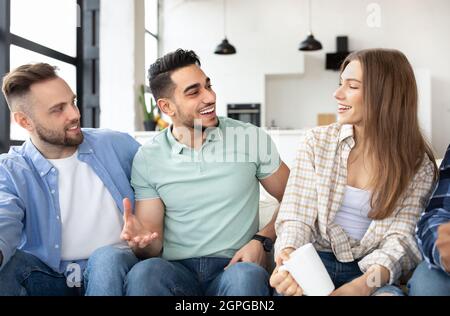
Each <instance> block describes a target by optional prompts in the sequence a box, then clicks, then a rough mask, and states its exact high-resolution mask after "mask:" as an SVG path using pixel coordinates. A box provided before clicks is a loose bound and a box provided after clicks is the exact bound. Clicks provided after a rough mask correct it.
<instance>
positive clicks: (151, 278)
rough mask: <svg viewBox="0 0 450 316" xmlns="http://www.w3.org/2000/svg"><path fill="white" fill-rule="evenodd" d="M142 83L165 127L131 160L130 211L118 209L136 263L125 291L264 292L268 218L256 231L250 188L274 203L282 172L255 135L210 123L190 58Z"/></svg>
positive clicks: (206, 98)
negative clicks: (132, 194)
mask: <svg viewBox="0 0 450 316" xmlns="http://www.w3.org/2000/svg"><path fill="white" fill-rule="evenodd" d="M149 77H150V87H151V90H152V93H153V95H154V97H155V99H156V100H157V104H158V107H159V108H160V109H161V111H163V112H164V113H165V114H167V115H169V116H170V117H171V118H172V121H173V125H171V126H170V127H169V128H168V129H166V130H164V131H163V132H161V133H160V134H158V135H157V136H156V137H155V138H154V139H153V140H152V141H150V142H149V143H147V144H146V145H144V146H143V147H142V148H141V149H140V150H139V152H138V153H137V155H136V157H135V159H134V162H133V170H132V186H133V188H134V190H135V198H136V206H135V213H134V215H133V214H132V210H131V207H130V206H129V203H128V202H125V209H126V211H125V215H124V221H125V225H124V229H123V232H122V238H123V239H124V240H126V241H128V244H129V246H130V247H131V248H132V249H133V251H134V252H135V254H136V256H138V257H139V258H141V259H145V260H142V261H140V262H139V263H137V264H136V265H135V266H134V267H133V268H132V269H131V270H130V271H129V272H128V274H127V276H126V280H125V293H126V294H128V295H220V296H223V295H233V296H234V295H245V296H246V295H252V296H254V295H270V292H271V291H270V286H269V282H268V279H269V275H268V273H267V271H266V269H265V268H264V267H265V258H266V257H267V256H266V252H270V251H271V248H272V244H273V241H274V239H275V231H274V220H275V216H274V218H273V219H272V221H271V222H270V223H269V224H268V225H267V226H266V227H264V228H263V229H262V230H261V231H258V227H259V216H258V201H259V185H260V183H261V184H262V185H263V187H264V188H265V189H266V190H267V191H268V192H269V193H270V194H271V195H272V196H274V197H275V198H277V199H278V200H279V201H280V200H281V198H282V196H283V193H284V189H285V186H286V182H287V178H288V175H289V169H288V168H287V166H286V165H285V164H284V163H283V162H282V161H281V160H280V158H279V155H278V152H277V150H276V146H275V145H274V143H273V142H272V140H271V139H270V137H269V136H268V135H267V134H266V133H264V132H263V131H262V130H261V129H259V128H257V127H255V126H253V125H251V124H246V123H242V122H239V121H236V120H232V119H229V118H218V117H217V115H216V95H215V93H214V91H213V90H212V86H211V80H210V79H209V78H208V77H207V76H206V75H205V74H204V72H203V71H202V70H201V68H200V61H199V59H198V57H197V55H196V54H195V53H194V52H193V51H185V50H181V49H180V50H177V51H175V52H173V53H170V54H167V55H165V56H164V57H162V58H160V59H158V60H157V61H156V63H154V64H153V65H152V66H151V68H150V71H149Z"/></svg>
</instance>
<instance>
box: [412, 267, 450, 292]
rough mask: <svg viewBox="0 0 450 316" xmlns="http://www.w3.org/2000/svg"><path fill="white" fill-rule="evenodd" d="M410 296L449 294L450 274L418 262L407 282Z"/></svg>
mask: <svg viewBox="0 0 450 316" xmlns="http://www.w3.org/2000/svg"><path fill="white" fill-rule="evenodd" d="M408 289H409V295H410V296H450V276H449V275H448V274H446V273H445V272H444V271H442V270H439V269H436V268H429V267H428V263H426V262H425V261H424V262H422V263H421V264H419V266H418V267H417V268H416V271H414V274H413V276H412V277H411V279H410V280H409V282H408Z"/></svg>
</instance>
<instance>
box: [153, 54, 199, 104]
mask: <svg viewBox="0 0 450 316" xmlns="http://www.w3.org/2000/svg"><path fill="white" fill-rule="evenodd" d="M190 65H197V66H199V67H200V66H201V64H200V59H199V57H198V56H197V54H196V53H195V52H194V51H192V50H184V49H181V48H180V49H177V50H176V51H174V52H171V53H168V54H166V55H164V56H163V57H160V58H158V59H157V60H156V62H155V63H154V64H152V65H151V66H150V69H149V70H148V79H149V81H150V90H151V92H152V94H153V97H154V98H155V100H156V101H157V100H158V99H160V98H170V97H171V96H172V94H173V91H174V88H175V84H174V83H173V81H172V79H171V78H170V76H171V75H172V73H173V72H174V71H175V70H177V69H180V68H183V67H186V66H190Z"/></svg>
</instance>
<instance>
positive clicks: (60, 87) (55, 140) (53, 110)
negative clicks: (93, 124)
mask: <svg viewBox="0 0 450 316" xmlns="http://www.w3.org/2000/svg"><path fill="white" fill-rule="evenodd" d="M28 99H29V102H30V103H31V113H30V114H31V115H30V119H29V120H30V125H29V127H28V128H27V129H28V130H29V131H30V133H31V134H34V135H35V136H37V137H38V138H39V139H40V140H41V141H43V142H45V143H47V144H50V145H55V146H62V147H73V146H77V145H79V144H81V143H82V142H83V133H82V132H81V128H80V111H79V110H78V107H77V104H76V96H75V94H74V93H73V92H72V90H71V89H70V87H69V86H68V85H67V83H66V82H65V81H64V80H63V79H61V78H59V77H56V78H54V79H49V80H46V81H43V82H39V83H35V84H33V85H31V87H30V93H29V97H28Z"/></svg>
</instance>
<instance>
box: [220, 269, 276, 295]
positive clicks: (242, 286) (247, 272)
mask: <svg viewBox="0 0 450 316" xmlns="http://www.w3.org/2000/svg"><path fill="white" fill-rule="evenodd" d="M221 292H223V293H222V294H223V295H264V296H267V295H270V287H269V274H268V273H267V271H266V269H264V268H263V267H261V266H259V265H257V264H254V263H248V262H238V263H236V264H234V265H232V266H230V267H229V268H228V269H227V270H226V271H225V272H224V274H223V276H222V280H221Z"/></svg>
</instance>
